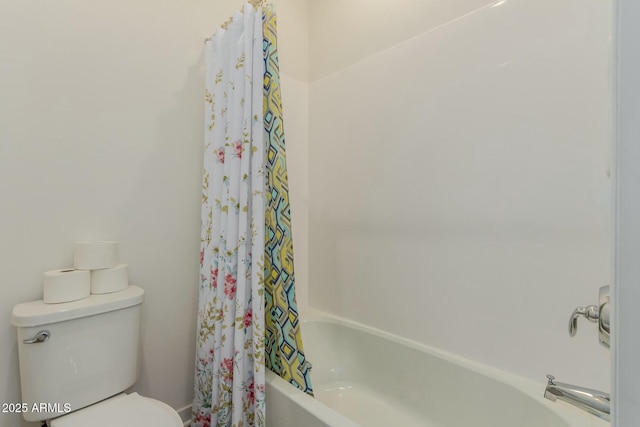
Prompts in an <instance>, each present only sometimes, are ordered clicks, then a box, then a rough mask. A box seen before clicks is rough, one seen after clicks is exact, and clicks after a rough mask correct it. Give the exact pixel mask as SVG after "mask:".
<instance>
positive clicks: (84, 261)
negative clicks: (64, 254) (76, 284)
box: [73, 242, 118, 270]
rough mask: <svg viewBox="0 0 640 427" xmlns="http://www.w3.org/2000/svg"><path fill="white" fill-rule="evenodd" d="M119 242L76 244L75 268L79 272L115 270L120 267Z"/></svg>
mask: <svg viewBox="0 0 640 427" xmlns="http://www.w3.org/2000/svg"><path fill="white" fill-rule="evenodd" d="M117 250H118V242H76V250H75V254H74V259H73V266H74V267H75V268H76V269H78V270H97V269H100V268H113V267H115V266H116V265H118V253H117Z"/></svg>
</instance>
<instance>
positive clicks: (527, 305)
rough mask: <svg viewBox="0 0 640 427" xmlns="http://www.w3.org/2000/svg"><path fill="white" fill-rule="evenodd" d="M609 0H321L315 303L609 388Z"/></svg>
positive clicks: (525, 371)
mask: <svg viewBox="0 0 640 427" xmlns="http://www.w3.org/2000/svg"><path fill="white" fill-rule="evenodd" d="M483 3H484V4H485V6H483ZM610 9H611V4H610V2H607V1H602V0H586V1H584V0H562V1H560V2H558V1H557V0H553V1H552V0H541V1H526V0H506V1H498V2H486V1H485V2H482V1H463V0H459V1H454V2H450V1H441V2H436V1H431V2H417V1H411V0H404V1H401V2H397V1H393V2H391V1H384V0H369V1H366V2H364V0H363V1H353V2H339V1H337V0H333V1H323V2H312V3H311V5H310V15H311V16H312V18H313V19H311V21H310V33H311V41H310V44H311V46H312V51H313V56H312V58H311V69H312V70H313V71H312V72H311V75H312V81H311V84H310V151H309V157H310V172H309V174H310V178H309V186H310V187H309V188H310V197H311V205H310V213H309V215H310V218H309V221H310V222H309V242H310V243H309V244H310V282H311V287H310V296H309V304H310V305H311V306H314V307H317V308H320V309H323V310H327V311H330V312H332V313H335V314H338V315H341V316H345V317H347V318H351V319H354V320H356V321H359V322H363V323H366V324H369V325H372V326H374V327H377V328H380V329H384V330H387V331H390V332H392V333H396V334H398V335H402V336H405V337H408V338H411V339H414V340H416V341H419V342H422V343H425V344H428V345H432V346H435V347H438V348H441V349H445V350H448V351H451V352H454V353H457V354H460V355H463V356H466V357H468V358H471V359H474V360H477V361H480V362H484V363H486V364H488V365H491V366H495V367H498V368H500V369H504V370H508V371H511V372H514V373H516V374H519V375H522V376H526V377H530V378H532V379H534V380H537V381H539V382H540V384H541V385H542V383H543V382H544V381H545V380H546V379H545V374H546V373H553V374H555V375H556V377H557V378H558V380H560V381H566V382H570V383H576V384H581V385H584V386H590V387H594V388H600V389H604V390H608V389H609V387H610V384H609V375H610V372H609V353H608V351H607V350H605V349H604V348H601V347H600V346H599V345H598V341H597V334H596V328H595V327H594V325H592V324H589V323H588V322H586V321H582V322H581V323H580V325H579V331H578V335H577V337H575V338H573V339H571V338H570V337H569V335H568V333H567V324H568V318H569V315H570V313H571V312H572V310H573V309H574V308H575V307H576V306H578V305H587V304H595V303H597V294H598V288H599V287H600V286H602V285H605V284H607V283H608V281H609V279H610V206H609V204H610V186H611V182H610V179H609V178H608V177H607V170H608V168H609V161H610V158H609V157H610V156H609V144H610V142H609V141H610V136H609V128H610V120H609V113H610V109H609V105H610V96H611V95H610V87H609V79H610V75H609V66H610V64H609V62H610V61H609V56H610V46H609V37H610V32H611V28H610V19H611V10H610ZM400 15H402V16H403V17H407V16H411V17H412V18H411V19H410V20H409V21H407V22H411V24H410V25H406V26H405V25H404V24H403V23H404V22H405V21H406V20H407V19H408V18H406V19H405V18H402V17H401V16H400ZM352 29H354V31H353V33H352V32H351V30H352ZM325 35H327V37H326V38H325V37H324V36H325ZM336 40H340V43H337V42H336ZM380 40H382V41H380ZM345 46H348V47H349V49H347V48H345ZM347 50H349V52H346V51H347ZM316 61H317V62H316ZM316 70H317V71H316Z"/></svg>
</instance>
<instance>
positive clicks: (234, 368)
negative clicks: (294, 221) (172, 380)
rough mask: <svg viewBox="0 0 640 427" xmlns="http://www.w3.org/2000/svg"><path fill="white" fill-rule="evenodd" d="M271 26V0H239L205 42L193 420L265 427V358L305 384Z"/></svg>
mask: <svg viewBox="0 0 640 427" xmlns="http://www.w3.org/2000/svg"><path fill="white" fill-rule="evenodd" d="M275 24H276V20H275V12H274V11H273V8H272V6H271V5H267V6H266V7H265V8H264V10H263V9H262V8H258V10H256V9H254V8H253V7H252V6H251V5H250V4H248V3H247V4H245V7H244V10H243V13H242V14H240V13H236V15H235V16H234V17H233V20H232V21H231V22H230V23H229V24H228V25H227V28H226V29H225V30H218V31H217V32H216V34H215V35H214V37H213V38H212V40H210V41H208V42H207V44H206V48H205V50H206V76H205V78H206V97H205V149H204V153H205V154H204V170H203V192H202V215H201V221H202V231H201V252H200V271H201V279H200V300H199V310H198V327H197V331H198V336H197V348H196V374H195V392H194V402H193V415H192V425H194V426H195V427H209V426H220V427H222V426H225V427H226V426H228V427H241V426H242V427H248V426H261V427H262V426H264V425H265V371H264V369H265V364H266V366H267V367H269V368H270V369H271V370H273V371H274V372H276V373H278V374H279V375H280V376H282V377H283V378H285V379H286V380H288V381H289V382H291V383H292V384H293V385H295V386H297V387H298V388H300V389H301V390H303V391H305V392H307V393H309V394H312V390H311V383H310V379H309V374H310V365H309V364H308V362H307V361H306V358H305V355H304V352H303V348H302V339H301V335H300V330H299V325H298V312H297V306H296V301H295V286H294V273H293V245H292V241H291V228H290V212H289V203H288V185H287V175H286V164H285V152H284V148H285V147H284V132H283V127H282V106H281V101H280V87H279V70H278V55H277V48H276V25H275ZM265 305H266V312H265ZM265 358H266V360H265Z"/></svg>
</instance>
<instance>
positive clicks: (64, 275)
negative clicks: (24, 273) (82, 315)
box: [42, 268, 91, 304]
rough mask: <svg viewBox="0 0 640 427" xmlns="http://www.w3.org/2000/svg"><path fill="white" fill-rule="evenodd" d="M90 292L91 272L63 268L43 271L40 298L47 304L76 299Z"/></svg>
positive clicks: (87, 295)
mask: <svg viewBox="0 0 640 427" xmlns="http://www.w3.org/2000/svg"><path fill="white" fill-rule="evenodd" d="M90 294H91V272H90V271H86V270H74V269H72V268H64V269H60V270H51V271H47V272H45V273H44V278H43V280H42V299H43V300H44V302H45V303H47V304H58V303H61V302H70V301H76V300H79V299H83V298H88V297H89V295H90Z"/></svg>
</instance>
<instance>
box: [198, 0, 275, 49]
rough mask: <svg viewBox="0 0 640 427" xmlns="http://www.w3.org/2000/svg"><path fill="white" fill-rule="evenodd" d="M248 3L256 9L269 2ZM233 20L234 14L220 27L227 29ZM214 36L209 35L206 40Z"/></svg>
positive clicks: (254, 0)
mask: <svg viewBox="0 0 640 427" xmlns="http://www.w3.org/2000/svg"><path fill="white" fill-rule="evenodd" d="M248 3H249V4H250V5H251V6H253V7H254V8H255V9H258V8H260V7H262V6H265V5H266V4H267V0H248ZM232 22H233V16H232V17H231V18H229V19H227V20H226V22H225V23H224V24H222V25H221V26H220V28H223V29H225V30H226V29H227V27H228V26H229V24H231V23H232ZM212 38H213V36H209V37H207V38H206V39H204V42H205V43H206V42H208V41H209V40H211V39H212Z"/></svg>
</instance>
